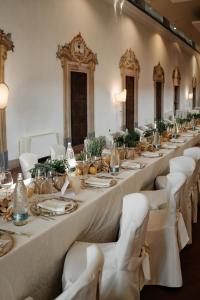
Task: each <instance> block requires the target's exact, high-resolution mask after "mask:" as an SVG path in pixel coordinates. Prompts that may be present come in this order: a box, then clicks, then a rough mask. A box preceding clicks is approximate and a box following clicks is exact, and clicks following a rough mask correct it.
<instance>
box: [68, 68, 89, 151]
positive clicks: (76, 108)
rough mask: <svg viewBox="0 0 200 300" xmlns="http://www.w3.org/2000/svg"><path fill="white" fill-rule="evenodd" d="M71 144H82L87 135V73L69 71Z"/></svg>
mask: <svg viewBox="0 0 200 300" xmlns="http://www.w3.org/2000/svg"><path fill="white" fill-rule="evenodd" d="M71 136H72V145H73V146H76V145H80V144H83V141H84V139H85V137H87V74H86V73H81V72H71Z"/></svg>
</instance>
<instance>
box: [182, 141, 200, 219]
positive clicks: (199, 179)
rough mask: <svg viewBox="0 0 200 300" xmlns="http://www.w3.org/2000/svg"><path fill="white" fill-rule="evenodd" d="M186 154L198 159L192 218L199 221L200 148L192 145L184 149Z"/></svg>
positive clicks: (194, 177)
mask: <svg viewBox="0 0 200 300" xmlns="http://www.w3.org/2000/svg"><path fill="white" fill-rule="evenodd" d="M183 154H184V156H187V157H192V158H193V159H194V160H195V161H196V168H195V171H194V174H193V180H194V185H193V195H192V220H193V222H194V223H197V214H198V199H199V193H200V148H199V147H191V148H188V149H185V150H184V153H183Z"/></svg>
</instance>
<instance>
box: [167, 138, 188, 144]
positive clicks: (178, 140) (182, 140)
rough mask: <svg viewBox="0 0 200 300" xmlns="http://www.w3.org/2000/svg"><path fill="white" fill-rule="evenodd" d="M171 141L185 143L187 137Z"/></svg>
mask: <svg viewBox="0 0 200 300" xmlns="http://www.w3.org/2000/svg"><path fill="white" fill-rule="evenodd" d="M170 142H171V143H180V144H183V143H185V139H171V140H170Z"/></svg>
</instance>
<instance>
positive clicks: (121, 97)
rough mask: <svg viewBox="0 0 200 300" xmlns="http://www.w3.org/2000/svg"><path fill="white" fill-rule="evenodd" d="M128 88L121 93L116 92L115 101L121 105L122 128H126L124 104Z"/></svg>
mask: <svg viewBox="0 0 200 300" xmlns="http://www.w3.org/2000/svg"><path fill="white" fill-rule="evenodd" d="M126 96H127V90H126V89H124V90H123V91H122V92H121V93H117V94H114V99H115V103H116V104H118V105H119V107H120V110H119V113H120V130H123V129H124V110H123V106H124V103H125V102H126Z"/></svg>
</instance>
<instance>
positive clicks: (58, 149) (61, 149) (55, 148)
mask: <svg viewBox="0 0 200 300" xmlns="http://www.w3.org/2000/svg"><path fill="white" fill-rule="evenodd" d="M50 154H51V159H52V160H53V159H64V158H65V154H66V149H65V146H63V145H59V144H54V145H51V147H50Z"/></svg>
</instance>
